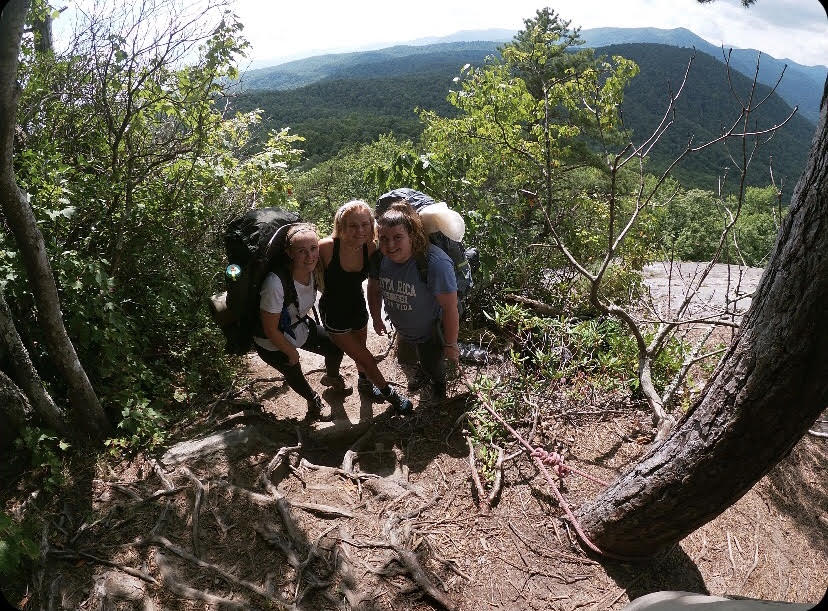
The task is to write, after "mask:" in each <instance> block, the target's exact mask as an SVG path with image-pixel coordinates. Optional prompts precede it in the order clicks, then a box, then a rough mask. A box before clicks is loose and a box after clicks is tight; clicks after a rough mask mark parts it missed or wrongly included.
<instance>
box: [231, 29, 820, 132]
mask: <svg viewBox="0 0 828 611" xmlns="http://www.w3.org/2000/svg"><path fill="white" fill-rule="evenodd" d="M509 32H510V31H509V30H504V29H489V30H462V31H460V32H455V33H454V34H450V35H448V36H442V37H430V38H420V39H417V40H414V41H411V42H407V43H403V44H399V45H394V46H390V47H384V48H382V49H374V50H369V51H353V52H349V53H327V54H323V55H315V56H312V57H308V58H304V59H298V60H292V61H289V62H284V63H280V64H276V65H275V66H269V67H266V68H257V69H255V70H249V71H247V72H246V73H245V74H244V75H243V76H242V79H241V81H240V83H239V90H241V91H244V90H250V89H271V90H285V89H294V88H297V87H303V86H305V85H310V84H311V83H314V82H317V81H320V80H323V79H325V78H332V77H335V78H338V77H341V76H343V75H346V74H347V72H348V70H349V69H356V66H362V67H361V68H359V70H364V66H365V65H367V64H369V63H377V64H379V63H381V62H383V61H385V60H387V59H389V58H392V57H396V58H401V57H413V56H418V55H429V54H434V53H438V52H443V51H450V50H451V51H462V52H465V53H467V56H466V57H467V58H466V59H465V60H463V61H461V63H460V64H459V65H463V63H466V62H471V60H475V61H476V60H478V59H482V57H485V54H487V53H488V54H491V53H496V52H497V48H498V47H499V46H500V45H501V44H503V42H504V41H506V40H508V38H507V36H508V34H509ZM483 36H489V37H490V38H491V39H490V40H481V39H480V38H481V37H483ZM581 38H583V39H584V40H585V45H584V46H587V47H593V48H596V47H603V46H607V45H612V44H627V43H656V44H667V45H670V46H676V47H695V48H696V50H697V51H699V52H702V53H706V54H708V55H711V56H712V57H713V58H714V59H716V60H718V61H719V62H722V63H724V57H723V54H722V49H721V47H717V46H716V45H714V44H712V43H710V42H708V41H707V40H705V39H704V38H702V37H700V36H698V35H697V34H695V33H694V32H692V31H691V30H688V29H687V28H673V29H662V28H652V27H647V28H616V27H604V28H589V29H584V30H581ZM430 41H433V42H430ZM475 52H478V53H475ZM479 52H482V53H483V55H480V53H479ZM759 53H760V51H758V50H756V49H739V48H735V47H734V48H733V49H732V51H731V52H730V64H731V66H732V67H733V68H734V69H735V70H736V71H738V72H739V73H741V74H743V75H745V76H747V77H748V78H753V75H754V72H755V69H756V59H757V55H758V54H759ZM458 59H459V57H458ZM472 63H473V62H472ZM783 69H784V70H785V73H784V78H783V79H782V81H781V82H780V83H779V86H778V88H777V93H778V94H779V95H780V96H781V97H782V99H784V100H785V101H786V102H787V103H788V104H789V105H790V106H791V107H793V106H798V107H799V112H800V113H801V114H802V116H803V117H805V118H806V119H808V120H809V121H811V122H813V123H816V121H817V119H818V118H819V103H820V101H821V98H822V91H823V87H824V84H825V79H826V76H827V75H828V68H827V67H825V66H821V65H817V66H804V65H802V64H798V63H796V62H793V61H791V60H788V59H781V60H780V59H777V58H775V57H773V56H771V55H769V54H766V53H764V52H762V55H761V61H760V64H759V75H758V80H759V82H760V83H763V84H765V85H768V86H770V87H773V86H774V85H775V84H776V82H777V80H778V78H779V74H780V73H781V72H782V70H783Z"/></svg>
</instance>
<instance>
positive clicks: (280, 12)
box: [236, 0, 828, 65]
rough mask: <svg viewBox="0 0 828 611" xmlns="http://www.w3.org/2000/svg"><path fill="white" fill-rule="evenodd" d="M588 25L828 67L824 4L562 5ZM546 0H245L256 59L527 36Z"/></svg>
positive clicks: (566, 0) (562, 1) (663, 0)
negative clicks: (481, 32)
mask: <svg viewBox="0 0 828 611" xmlns="http://www.w3.org/2000/svg"><path fill="white" fill-rule="evenodd" d="M549 5H550V6H552V7H553V8H554V9H555V10H556V11H557V12H558V13H560V15H561V16H562V17H563V18H564V19H569V20H571V21H572V23H573V25H580V26H582V27H584V28H594V27H659V28H676V27H685V28H687V29H689V30H692V31H693V32H695V33H696V34H698V35H699V36H701V37H703V38H705V39H707V40H709V41H710V42H712V43H713V44H716V45H719V44H722V43H724V44H725V45H726V46H735V47H741V48H754V49H760V50H762V51H765V52H767V53H769V54H771V55H773V56H774V57H777V58H780V59H781V58H785V57H787V58H790V59H792V60H794V61H796V62H798V63H802V64H808V65H813V64H823V65H825V64H828V20H826V17H825V12H824V10H823V9H822V7H821V6H820V4H819V3H818V2H817V0H759V1H758V2H757V3H756V4H755V5H754V6H753V7H751V8H750V9H744V8H743V7H742V6H741V4H740V3H739V2H738V0H718V1H717V2H713V3H710V4H704V5H700V4H699V3H698V2H696V0H558V1H557V2H554V3H552V2H549ZM542 6H543V3H542V2H541V3H538V2H534V1H528V0H508V1H506V2H504V1H503V0H416V1H403V2H388V1H387V0H383V1H380V0H356V1H354V2H342V0H304V1H299V2H297V1H295V0H284V1H278V2H277V1H273V0H237V5H236V13H237V14H238V15H239V17H240V19H241V20H242V22H243V23H244V25H245V36H247V38H248V39H249V40H250V41H251V43H252V44H253V51H252V53H251V59H255V60H265V59H274V58H284V57H306V56H308V55H313V54H315V53H320V52H323V51H325V50H335V51H344V50H356V49H361V48H366V47H369V46H372V47H376V46H377V45H379V44H394V43H396V42H404V41H410V40H413V39H416V38H422V37H427V36H443V35H447V34H451V33H453V32H456V31H459V30H470V29H485V28H506V29H515V30H517V29H520V28H521V27H522V25H523V20H524V19H526V18H529V17H532V16H534V14H535V11H536V10H537V9H538V8H540V7H542Z"/></svg>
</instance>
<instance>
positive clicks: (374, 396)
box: [357, 376, 384, 401]
mask: <svg viewBox="0 0 828 611" xmlns="http://www.w3.org/2000/svg"><path fill="white" fill-rule="evenodd" d="M357 391H358V392H359V394H361V395H363V396H365V397H368V398H369V399H371V400H372V401H382V400H383V399H384V397H383V396H382V391H381V390H380V389H379V388H377V387H376V386H374V384H373V383H372V382H371V380H369V379H368V378H366V377H362V376H361V377H360V378H359V379H358V380H357Z"/></svg>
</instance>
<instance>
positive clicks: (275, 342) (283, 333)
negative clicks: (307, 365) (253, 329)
mask: <svg viewBox="0 0 828 611" xmlns="http://www.w3.org/2000/svg"><path fill="white" fill-rule="evenodd" d="M285 254H286V255H287V257H288V259H289V260H290V266H289V272H290V279H291V280H292V281H293V288H294V289H295V295H296V297H297V298H298V299H296V300H294V299H292V298H289V299H288V300H287V307H285V301H286V300H285V288H284V285H283V283H282V278H280V277H279V274H276V273H274V272H270V273H269V274H268V275H267V277H266V278H265V280H264V282H262V288H261V291H260V293H259V295H260V301H259V309H260V314H261V321H262V331H263V335H264V337H260V336H258V335H257V336H256V337H254V338H253V341H254V342H255V344H256V351H257V352H258V354H259V356H260V357H261V359H262V360H263V361H264V362H265V363H267V364H268V365H270V366H271V367H274V368H275V369H277V370H278V371H280V372H281V373H282V374H283V375H284V376H285V382H287V385H288V386H290V388H292V389H293V390H294V391H296V392H297V393H298V394H300V395H301V396H302V397H304V398H305V400H306V401H307V402H308V415H307V418H308V419H309V420H310V419H316V418H319V417H320V416H321V412H322V397H321V396H320V395H319V393H317V392H316V391H314V390H313V389H312V388H311V386H310V384H308V381H307V379H305V375H304V374H303V373H302V367H301V365H300V364H299V351H298V350H297V348H302V349H303V350H308V351H310V352H315V353H316V354H321V355H323V356H324V357H325V370H326V372H327V374H326V375H325V376H324V377H323V378H322V383H323V384H325V385H326V386H332V387H334V389H336V390H339V391H342V392H345V391H347V390H350V389H349V388H347V386H346V384H345V380H344V378H343V377H342V375H341V374H340V373H339V366H340V364H341V363H342V356H343V352H342V350H341V349H340V348H338V347H337V346H336V345H335V344H334V343H333V342H332V341H331V340H330V337H329V336H328V333H327V332H326V331H325V329H324V328H323V327H322V326H321V325H318V324H317V323H316V322H315V321H314V320H313V319H311V318H310V317H309V316H308V312H309V311H310V309H311V308H312V307H313V304H314V303H315V302H316V291H317V285H318V282H317V274H318V273H319V270H318V265H317V263H318V262H319V236H317V234H316V229H315V228H314V226H313V225H310V224H307V223H297V224H296V225H293V226H292V227H290V229H288V231H287V235H286V236H285ZM285 278H287V275H285ZM296 302H298V307H297V305H296Z"/></svg>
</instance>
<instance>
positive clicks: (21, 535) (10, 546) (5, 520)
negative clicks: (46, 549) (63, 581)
mask: <svg viewBox="0 0 828 611" xmlns="http://www.w3.org/2000/svg"><path fill="white" fill-rule="evenodd" d="M39 554H40V549H39V547H38V545H37V543H35V542H34V540H33V534H32V533H31V532H30V529H29V528H27V527H26V526H25V525H21V524H18V523H17V522H16V521H15V520H14V518H12V517H11V516H10V515H8V514H6V513H5V512H3V511H0V577H2V578H3V580H4V581H8V582H11V581H12V580H13V579H14V577H16V576H17V575H18V574H19V572H20V570H21V568H22V567H23V564H24V563H25V562H26V561H27V560H28V561H32V560H36V559H37V557H38V556H39Z"/></svg>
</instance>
